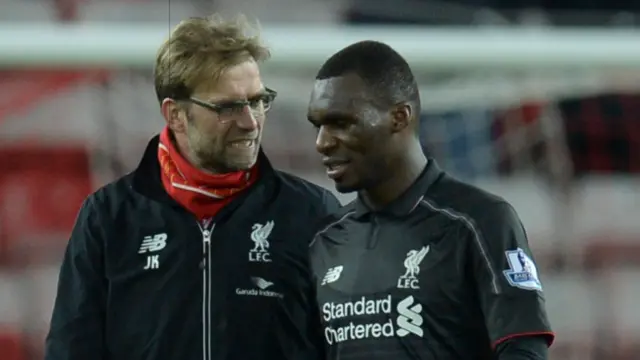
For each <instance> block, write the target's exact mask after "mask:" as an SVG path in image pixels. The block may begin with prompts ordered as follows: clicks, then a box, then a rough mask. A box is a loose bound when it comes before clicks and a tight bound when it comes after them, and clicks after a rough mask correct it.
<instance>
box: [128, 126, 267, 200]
mask: <svg viewBox="0 0 640 360" xmlns="http://www.w3.org/2000/svg"><path fill="white" fill-rule="evenodd" d="M159 141H160V136H159V135H156V136H154V137H153V138H152V139H151V140H150V141H149V144H147V148H146V149H145V151H144V154H143V155H142V159H141V160H140V163H139V164H138V167H137V168H136V169H135V170H134V171H133V174H132V175H133V181H132V188H133V190H134V191H136V192H138V193H140V194H142V195H143V196H146V197H148V198H151V199H153V200H156V201H159V202H164V203H169V204H172V205H175V206H180V205H178V203H177V202H176V201H175V200H173V199H172V198H171V196H169V194H168V193H167V191H166V190H165V189H164V186H163V184H162V179H161V177H160V171H161V169H160V162H159V161H158V143H159ZM258 166H259V167H260V173H259V174H260V175H259V178H258V181H257V182H256V183H255V184H253V185H252V187H256V186H261V187H262V186H267V188H271V187H273V186H275V185H276V179H277V173H276V171H275V170H274V168H273V167H272V166H271V163H270V161H269V159H268V158H267V156H266V155H265V153H264V151H263V150H262V148H261V149H260V153H259V155H258Z"/></svg>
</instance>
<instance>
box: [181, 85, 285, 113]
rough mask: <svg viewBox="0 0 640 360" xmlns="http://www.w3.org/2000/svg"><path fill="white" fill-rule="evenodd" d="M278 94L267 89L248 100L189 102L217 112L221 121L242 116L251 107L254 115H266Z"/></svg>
mask: <svg viewBox="0 0 640 360" xmlns="http://www.w3.org/2000/svg"><path fill="white" fill-rule="evenodd" d="M277 95H278V93H277V92H276V91H275V90H272V89H269V88H265V91H264V93H263V94H260V95H257V96H255V97H253V98H251V99H247V100H237V101H227V102H221V103H211V102H208V101H204V100H201V99H198V98H195V97H190V98H189V99H188V101H190V102H192V103H194V104H197V105H200V106H202V107H204V108H207V109H209V110H211V111H213V112H216V113H217V114H218V115H219V116H220V118H221V119H231V118H233V117H235V116H236V115H239V114H242V112H243V111H244V108H245V107H247V106H248V107H249V110H251V113H252V114H253V115H256V116H259V115H264V114H265V113H266V112H267V111H269V110H270V109H271V105H272V104H273V101H274V100H275V98H276V96H277Z"/></svg>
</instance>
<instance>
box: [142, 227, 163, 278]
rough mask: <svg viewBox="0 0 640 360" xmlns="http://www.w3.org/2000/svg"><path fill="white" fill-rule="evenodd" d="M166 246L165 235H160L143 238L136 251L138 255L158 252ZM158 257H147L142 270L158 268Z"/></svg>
mask: <svg viewBox="0 0 640 360" xmlns="http://www.w3.org/2000/svg"><path fill="white" fill-rule="evenodd" d="M165 246H167V234H165V233H161V234H156V235H154V236H153V237H152V236H145V237H144V239H142V244H141V245H140V249H139V250H138V254H145V253H153V252H158V251H160V250H162V249H164V247H165ZM159 257H160V255H148V256H147V263H146V264H145V266H144V268H143V269H144V270H149V269H158V268H159V267H160V259H159Z"/></svg>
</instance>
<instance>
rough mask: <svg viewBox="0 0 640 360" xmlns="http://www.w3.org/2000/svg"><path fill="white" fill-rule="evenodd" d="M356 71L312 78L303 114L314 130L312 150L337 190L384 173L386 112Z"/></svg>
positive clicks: (388, 134)
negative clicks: (320, 158) (316, 154)
mask: <svg viewBox="0 0 640 360" xmlns="http://www.w3.org/2000/svg"><path fill="white" fill-rule="evenodd" d="M367 94H368V92H367V88H366V86H365V84H364V82H363V81H362V80H361V79H360V78H359V77H358V76H356V75H351V74H350V75H345V76H339V77H333V78H328V79H325V80H317V81H316V82H315V84H314V88H313V91H312V93H311V100H310V102H309V108H308V113H307V118H308V120H309V122H311V123H312V124H313V125H314V127H315V128H316V129H317V131H318V135H317V138H316V149H317V151H318V152H319V153H320V154H321V155H322V162H323V164H324V165H325V167H326V169H327V175H328V176H329V177H330V178H331V179H332V180H333V181H334V182H335V184H336V189H337V190H338V191H340V192H342V193H347V192H352V191H358V190H361V189H363V188H367V187H370V186H373V185H375V184H377V183H379V182H380V181H381V179H384V178H386V177H388V174H386V172H387V170H388V169H389V168H390V166H389V165H390V164H389V161H390V160H389V156H388V154H389V150H390V149H389V147H390V146H391V141H390V138H391V135H392V133H393V130H392V121H391V113H390V112H389V111H385V110H382V109H379V108H377V107H376V106H374V103H373V102H372V99H371V98H370V97H368V96H367Z"/></svg>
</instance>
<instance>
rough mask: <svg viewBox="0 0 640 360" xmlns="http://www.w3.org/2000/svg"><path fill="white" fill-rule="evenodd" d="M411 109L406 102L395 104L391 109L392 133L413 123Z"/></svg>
mask: <svg viewBox="0 0 640 360" xmlns="http://www.w3.org/2000/svg"><path fill="white" fill-rule="evenodd" d="M412 110H413V109H412V108H411V105H410V104H408V103H400V104H396V105H395V107H394V108H393V110H391V121H392V123H391V130H392V131H393V132H394V133H395V132H401V131H403V130H404V129H406V128H408V127H411V126H412V125H413V124H412V121H413V120H412V119H413V116H412Z"/></svg>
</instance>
